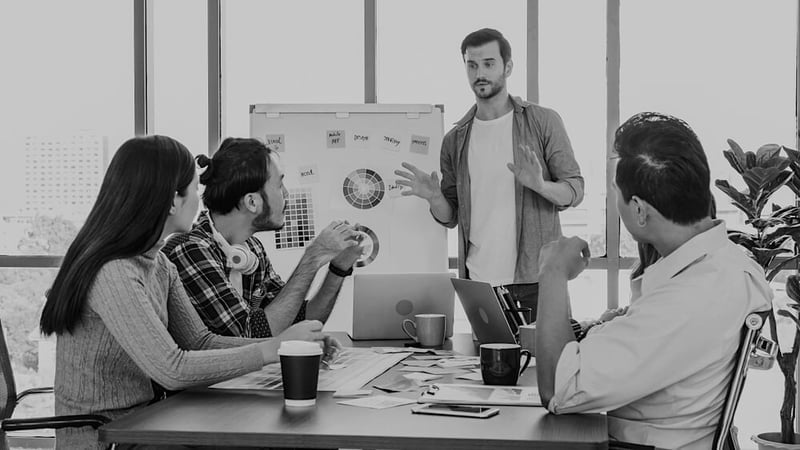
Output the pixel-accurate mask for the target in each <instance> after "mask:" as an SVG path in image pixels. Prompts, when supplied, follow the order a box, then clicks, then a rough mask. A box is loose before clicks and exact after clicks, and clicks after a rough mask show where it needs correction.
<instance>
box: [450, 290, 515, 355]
mask: <svg viewBox="0 0 800 450" xmlns="http://www.w3.org/2000/svg"><path fill="white" fill-rule="evenodd" d="M450 281H452V282H453V287H454V288H455V291H456V294H458V298H459V300H461V305H462V306H463V307H464V312H465V313H466V314H467V319H469V324H470V325H471V326H472V332H473V333H474V334H475V337H476V338H477V339H478V342H479V343H481V344H488V343H505V344H516V343H517V339H516V337H515V336H514V332H513V331H512V330H511V327H510V326H509V325H508V321H507V320H506V316H505V313H504V312H503V308H502V307H500V302H499V301H498V300H497V295H496V294H495V292H494V288H492V285H491V284H489V283H484V282H482V281H473V280H464V279H461V278H453V279H452V280H450Z"/></svg>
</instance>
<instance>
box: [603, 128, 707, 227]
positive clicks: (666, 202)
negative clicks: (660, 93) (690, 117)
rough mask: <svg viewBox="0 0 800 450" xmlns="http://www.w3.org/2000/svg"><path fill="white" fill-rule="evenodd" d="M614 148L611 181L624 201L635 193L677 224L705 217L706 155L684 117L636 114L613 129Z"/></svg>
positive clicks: (690, 222)
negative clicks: (614, 167) (614, 168)
mask: <svg viewBox="0 0 800 450" xmlns="http://www.w3.org/2000/svg"><path fill="white" fill-rule="evenodd" d="M614 149H615V150H616V152H617V155H619V162H618V163H617V174H616V183H617V187H618V188H619V191H620V193H621V194H622V198H623V199H624V200H625V203H627V202H629V201H630V200H631V197H632V196H634V195H635V196H637V197H639V198H641V199H642V200H645V201H646V202H647V203H649V204H650V205H652V206H653V207H654V208H656V209H657V210H658V212H660V213H661V215H663V216H664V217H665V218H667V219H669V220H671V221H672V222H675V223H677V224H681V225H689V224H692V223H696V222H698V221H700V220H701V219H703V218H705V217H708V215H709V211H710V208H711V197H712V196H711V188H710V178H711V175H710V171H709V168H708V160H707V159H706V154H705V152H704V151H703V146H702V145H701V144H700V140H699V139H698V138H697V135H696V134H695V133H694V131H692V129H691V128H690V127H689V125H688V124H687V123H686V122H684V121H682V120H681V119H678V118H676V117H672V116H669V115H666V114H659V113H655V112H645V113H640V114H637V115H635V116H633V117H631V118H630V119H628V120H627V121H626V122H625V123H624V124H622V125H621V126H620V127H619V128H617V132H616V135H615V136H614Z"/></svg>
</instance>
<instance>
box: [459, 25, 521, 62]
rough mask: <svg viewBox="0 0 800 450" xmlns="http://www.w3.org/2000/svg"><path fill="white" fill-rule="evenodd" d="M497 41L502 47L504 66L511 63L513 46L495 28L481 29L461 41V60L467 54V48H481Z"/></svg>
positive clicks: (501, 54) (501, 55)
mask: <svg viewBox="0 0 800 450" xmlns="http://www.w3.org/2000/svg"><path fill="white" fill-rule="evenodd" d="M492 41H497V45H499V46H500V57H502V58H503V64H505V63H507V62H508V61H511V44H509V43H508V40H507V39H506V38H505V36H503V33H501V32H499V31H497V30H495V29H493V28H481V29H480V30H478V31H473V32H472V33H470V34H468V35H467V37H465V38H464V40H463V41H461V59H464V56H465V55H466V54H467V47H480V46H481V45H483V44H488V43H489V42H492Z"/></svg>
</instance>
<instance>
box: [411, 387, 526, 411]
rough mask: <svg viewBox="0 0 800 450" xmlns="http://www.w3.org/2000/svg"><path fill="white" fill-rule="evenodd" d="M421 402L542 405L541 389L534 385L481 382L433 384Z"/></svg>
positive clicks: (425, 391) (421, 398) (424, 393)
mask: <svg viewBox="0 0 800 450" xmlns="http://www.w3.org/2000/svg"><path fill="white" fill-rule="evenodd" d="M419 402H420V403H450V404H469V405H519V406H541V404H542V400H541V398H539V389H538V388H536V387H533V386H526V387H519V386H484V385H479V384H447V383H439V384H432V385H430V386H429V387H428V388H427V389H426V390H424V391H423V392H422V394H420V397H419Z"/></svg>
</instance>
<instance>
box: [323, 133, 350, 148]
mask: <svg viewBox="0 0 800 450" xmlns="http://www.w3.org/2000/svg"><path fill="white" fill-rule="evenodd" d="M326 134H327V136H328V139H327V145H328V148H344V139H345V133H344V130H328V132H327V133H326Z"/></svg>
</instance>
